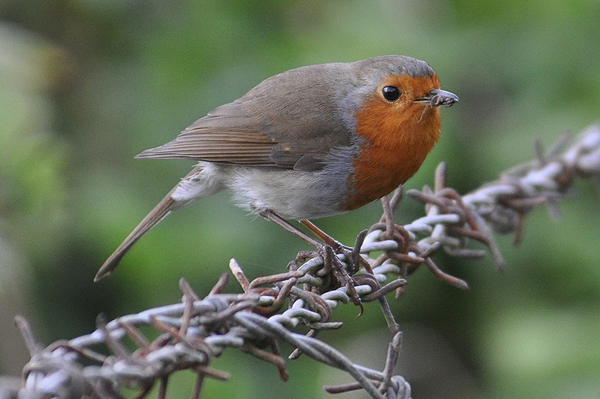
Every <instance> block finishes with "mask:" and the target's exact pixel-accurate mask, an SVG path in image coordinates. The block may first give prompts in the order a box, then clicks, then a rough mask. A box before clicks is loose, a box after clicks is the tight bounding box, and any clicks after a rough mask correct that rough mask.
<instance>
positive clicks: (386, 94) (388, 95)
mask: <svg viewBox="0 0 600 399" xmlns="http://www.w3.org/2000/svg"><path fill="white" fill-rule="evenodd" d="M381 94H383V98H385V99H386V100H388V101H390V102H394V101H396V100H397V99H399V98H400V94H401V93H400V89H398V88H397V87H396V86H385V87H384V88H383V89H381Z"/></svg>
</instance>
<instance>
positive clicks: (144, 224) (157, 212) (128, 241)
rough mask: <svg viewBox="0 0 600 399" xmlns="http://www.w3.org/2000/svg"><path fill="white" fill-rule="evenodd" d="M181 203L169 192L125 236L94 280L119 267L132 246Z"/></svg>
mask: <svg viewBox="0 0 600 399" xmlns="http://www.w3.org/2000/svg"><path fill="white" fill-rule="evenodd" d="M176 204H177V205H180V204H178V203H177V201H175V200H174V199H173V198H171V193H169V194H167V195H166V196H165V198H163V199H162V200H161V201H160V202H159V203H158V204H157V205H156V206H155V207H154V209H152V210H151V211H150V213H148V215H146V217H145V218H144V219H143V220H142V221H141V222H140V223H139V224H138V225H137V227H136V228H135V229H134V230H133V231H132V232H131V233H130V234H129V235H128V236H127V238H125V240H124V241H123V242H122V243H121V245H119V247H118V248H117V249H115V251H114V252H113V253H112V255H110V257H109V258H108V259H107V260H106V262H104V264H103V265H102V266H101V267H100V269H99V270H98V273H96V277H94V281H98V280H100V279H102V278H104V277H106V276H108V275H109V274H111V273H112V271H113V270H114V269H115V268H116V267H117V265H118V264H119V262H121V259H123V257H124V256H125V255H126V254H127V252H129V250H130V249H131V247H133V245H134V244H135V243H136V242H137V241H138V240H139V239H140V238H142V236H143V235H144V234H146V233H147V232H148V231H150V229H152V228H153V227H154V226H156V225H157V224H158V223H160V221H161V220H163V219H164V218H166V217H167V216H168V215H169V213H171V211H172V210H173V209H174V207H175V205H176Z"/></svg>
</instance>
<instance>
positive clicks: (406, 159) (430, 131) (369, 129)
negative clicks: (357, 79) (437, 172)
mask: <svg viewBox="0 0 600 399" xmlns="http://www.w3.org/2000/svg"><path fill="white" fill-rule="evenodd" d="M386 86H395V87H397V88H398V89H400V92H401V95H400V97H399V98H398V99H397V100H396V101H389V100H386V99H385V98H384V96H383V94H382V89H383V88H384V87H386ZM439 87H440V84H439V81H438V79H437V76H435V75H434V76H431V77H412V76H408V75H393V76H388V77H387V78H386V79H385V80H384V81H383V82H382V83H381V84H380V86H379V88H378V90H377V92H375V93H373V95H372V96H371V97H370V98H369V99H367V100H366V101H365V102H364V103H363V105H362V107H361V108H360V110H359V111H358V112H357V113H356V114H355V116H356V126H357V134H358V135H359V136H360V137H361V138H362V139H364V143H362V144H361V156H360V157H358V158H356V159H355V160H354V167H355V173H354V175H353V176H352V177H351V178H350V181H349V186H350V188H351V190H350V191H351V194H350V196H349V199H348V200H347V201H346V204H345V206H344V208H345V209H346V210H352V209H356V208H358V207H361V206H363V205H365V204H367V203H369V202H371V201H373V200H376V199H378V198H381V197H383V196H384V195H387V194H389V193H390V192H391V191H392V190H394V189H395V188H396V187H398V186H399V185H400V184H403V183H404V182H405V181H406V180H408V179H409V178H410V177H411V176H412V175H413V174H415V172H416V171H417V170H418V169H419V167H420V166H421V164H422V163H423V160H425V157H426V156H427V154H428V153H429V151H431V149H432V148H433V146H434V145H435V143H436V142H437V141H438V139H439V137H440V128H441V121H440V111H439V109H438V108H437V107H436V108H432V107H431V106H428V105H426V104H424V103H422V102H415V100H416V99H417V98H419V97H425V96H426V95H427V94H428V93H429V92H430V91H431V90H433V89H438V88H439Z"/></svg>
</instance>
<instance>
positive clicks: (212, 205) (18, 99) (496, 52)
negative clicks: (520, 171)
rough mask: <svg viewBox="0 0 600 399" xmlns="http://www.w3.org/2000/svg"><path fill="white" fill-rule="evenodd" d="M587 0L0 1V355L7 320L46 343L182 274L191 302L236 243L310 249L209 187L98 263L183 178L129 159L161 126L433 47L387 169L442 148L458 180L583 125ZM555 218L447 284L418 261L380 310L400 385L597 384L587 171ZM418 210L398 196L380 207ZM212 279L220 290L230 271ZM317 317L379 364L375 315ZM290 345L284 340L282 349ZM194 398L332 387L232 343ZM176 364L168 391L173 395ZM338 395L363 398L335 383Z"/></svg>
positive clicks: (452, 394) (560, 388)
mask: <svg viewBox="0 0 600 399" xmlns="http://www.w3.org/2000/svg"><path fill="white" fill-rule="evenodd" d="M599 21H600V3H599V2H598V1H595V0H594V1H591V0H590V1H578V0H573V1H562V2H561V1H551V0H537V1H528V2H523V1H511V0H482V1H481V0H479V1H472V0H471V1H469V0H454V1H442V0H405V1H392V0H378V1H372V2H367V1H359V0H354V1H341V0H336V1H329V2H323V1H316V0H308V1H306V0H304V1H299V0H296V1H292V0H285V1H275V0H267V1H264V0H263V1H250V0H236V1H233V0H232V1H223V0H221V1H211V0H205V1H199V0H198V1H183V0H180V1H158V0H154V1H152V0H148V1H136V0H105V1H102V0H3V1H2V2H0V140H1V143H2V144H1V145H0V317H1V320H0V369H1V370H2V372H4V373H9V374H16V375H18V374H19V373H20V370H21V368H22V366H23V364H24V363H25V362H26V360H27V356H26V352H25V348H24V345H23V343H22V341H21V339H20V337H19V336H18V334H17V332H16V330H15V328H14V326H13V323H12V317H13V316H14V315H15V314H16V313H20V314H23V315H25V316H26V317H27V318H28V319H29V320H30V321H31V322H32V324H33V327H34V331H35V333H36V336H37V338H38V339H40V340H41V341H43V342H45V343H46V344H48V343H50V342H52V341H54V340H57V339H62V338H72V337H75V336H77V335H81V334H85V333H87V332H89V331H91V330H93V329H94V323H95V317H96V315H97V314H98V313H100V312H103V313H105V314H106V315H107V316H108V317H109V318H113V317H116V316H119V315H122V314H125V313H131V312H137V311H140V310H142V309H145V308H147V307H152V306H157V305H161V304H166V303H172V302H175V301H178V300H179V298H180V292H179V290H178V287H177V282H178V279H179V278H180V277H181V276H185V277H186V278H187V279H188V280H189V281H190V282H191V284H192V285H193V287H194V288H195V289H196V290H197V292H198V293H199V294H200V295H204V294H206V293H207V292H208V290H209V289H210V287H211V286H212V284H214V282H215V281H216V279H217V278H218V276H219V275H220V274H221V273H223V272H225V271H228V268H227V264H228V261H229V259H230V258H231V257H235V258H236V259H238V261H239V262H240V264H241V265H242V267H243V268H244V270H245V271H246V273H247V275H248V276H249V277H250V278H253V277H258V276H261V275H266V274H272V273H276V272H280V271H283V270H284V269H285V265H286V264H287V262H288V261H289V260H291V259H293V258H294V256H295V254H296V252H297V251H298V250H301V249H308V248H307V247H306V245H305V244H304V243H303V242H301V241H299V240H297V239H295V238H293V237H291V236H290V235H289V234H286V233H283V232H282V231H281V230H280V229H279V228H277V227H275V226H273V225H271V224H269V223H268V222H266V221H263V220H262V219H260V218H255V217H249V216H248V215H246V212H245V211H243V210H240V209H237V208H236V207H234V206H233V205H231V204H230V202H229V196H228V194H227V193H221V194H218V195H215V196H213V197H211V198H207V199H205V200H202V201H199V203H198V204H196V205H195V206H192V207H189V208H186V209H184V210H181V211H179V212H176V213H175V214H174V215H172V216H170V217H169V218H168V219H167V220H166V221H165V222H163V223H162V224H161V225H160V226H159V227H158V228H157V229H156V230H154V231H152V232H151V233H150V234H148V235H147V236H146V237H144V239H143V240H142V241H140V242H139V243H138V244H137V245H136V247H135V248H134V250H133V251H132V252H131V253H130V254H129V255H128V256H127V257H126V258H125V260H124V262H123V264H122V265H121V266H120V268H119V269H118V270H117V271H116V273H115V274H113V275H112V276H111V277H109V278H107V279H105V280H103V281H102V282H100V283H98V284H94V283H92V278H93V276H94V274H95V272H96V270H97V269H98V267H99V266H100V265H101V264H102V262H103V261H104V259H105V258H106V257H107V256H108V255H109V254H110V253H111V252H112V250H113V249H114V248H115V247H116V246H117V245H118V244H119V243H120V242H121V240H122V239H123V238H124V237H125V236H126V235H127V234H128V233H129V232H130V230H131V229H132V228H133V227H134V226H135V225H136V224H137V223H138V222H139V221H140V220H141V218H142V217H143V216H144V215H145V214H146V212H147V211H149V210H150V209H151V208H152V206H154V204H155V203H156V202H157V201H158V200H159V199H160V198H162V196H163V195H164V194H165V193H166V192H167V191H168V190H169V189H170V188H171V187H172V186H173V185H174V184H175V183H176V182H177V181H178V179H179V178H180V177H182V176H183V175H185V173H187V171H189V168H190V167H191V165H192V163H190V162H186V161H136V160H133V156H134V155H135V154H137V153H138V152H140V151H142V150H144V149H146V148H149V147H153V146H157V145H160V144H163V143H164V142H166V141H168V140H170V139H172V138H174V137H175V136H176V135H177V134H178V133H179V131H180V130H182V129H183V128H185V127H186V126H187V125H189V124H190V123H191V122H193V121H194V120H196V119H197V118H199V117H201V116H204V115H205V114H206V113H207V112H208V111H210V110H211V109H212V108H214V107H216V106H218V105H220V104H222V103H225V102H229V101H231V100H233V99H235V98H237V97H239V96H241V95H243V94H244V93H245V92H246V91H247V90H248V89H250V88H251V87H253V86H254V85H256V84H257V83H258V82H260V81H261V80H262V79H264V78H266V77H268V76H271V75H273V74H275V73H277V72H281V71H283V70H286V69H290V68H293V67H296V66H301V65H306V64H311V63H321V62H331V61H353V60H357V59H362V58H367V57H371V56H376V55H381V54H406V55H411V56H414V57H417V58H421V59H424V60H426V61H427V62H429V63H430V64H431V65H432V66H433V67H434V68H435V69H436V71H437V72H438V75H439V77H440V80H441V82H442V87H443V88H445V89H447V90H450V91H453V92H455V93H456V94H458V95H459V96H460V99H461V101H460V103H459V104H457V105H456V106H454V107H453V108H451V109H444V110H442V114H443V117H442V119H443V132H444V135H443V138H442V140H441V142H440V143H439V144H438V146H437V147H436V148H435V149H434V151H433V153H432V154H431V155H430V157H429V158H428V159H427V161H426V163H425V165H424V166H423V167H422V168H421V170H420V171H419V172H418V174H417V175H416V176H415V177H414V178H413V179H412V180H410V181H409V182H408V183H407V187H408V188H420V187H422V186H423V185H424V184H431V183H432V172H433V170H434V168H435V166H436V165H437V163H438V162H440V161H442V160H444V161H447V162H448V164H449V175H450V178H449V181H450V184H451V185H452V186H453V187H455V188H457V189H458V190H459V191H460V192H462V193H466V192H468V191H469V190H472V189H474V188H476V187H478V186H479V185H480V184H482V183H483V182H485V181H487V180H492V179H494V178H495V177H496V176H497V175H498V173H499V172H500V171H502V170H503V169H506V168H508V167H510V166H512V165H514V164H516V163H519V162H523V161H527V160H529V159H531V158H532V156H533V140H534V138H536V137H540V138H541V139H542V140H543V142H544V143H545V144H546V145H547V146H549V145H550V144H551V143H552V142H553V141H554V140H555V139H557V138H558V137H559V136H560V134H561V133H562V132H564V131H573V132H579V131H580V130H581V129H582V128H584V127H585V126H587V125H588V124H591V123H593V122H594V121H595V120H596V119H598V118H600V112H599V110H600V22H599ZM576 190H577V195H576V196H573V197H569V198H568V199H566V200H565V201H564V202H562V203H561V211H562V214H563V218H562V219H561V220H560V221H558V222H556V221H554V220H552V219H551V218H550V216H549V214H548V212H546V211H545V210H543V209H539V210H536V211H535V212H533V213H532V214H531V215H529V217H528V219H527V222H526V227H525V237H524V240H523V243H522V244H521V245H520V246H519V247H513V246H512V245H511V237H499V243H500V245H501V247H502V250H503V253H504V256H505V257H506V260H507V266H506V270H505V271H504V272H503V273H499V272H497V271H496V270H495V268H494V266H493V264H492V262H491V260H490V259H484V260H478V261H455V260H452V259H448V258H445V257H443V256H438V257H437V258H436V260H437V262H438V264H439V265H440V267H442V268H443V269H444V270H446V271H448V272H450V273H452V274H454V275H456V276H459V277H461V278H464V279H466V280H467V281H468V282H469V284H470V286H471V290H470V291H468V292H462V291H459V290H457V289H454V288H452V287H449V286H446V285H444V284H442V283H441V282H439V281H438V280H436V279H434V278H433V277H432V276H431V275H430V274H429V273H428V272H427V271H426V270H424V269H423V270H419V271H418V272H417V273H416V274H415V275H413V276H412V278H411V279H410V281H409V286H408V289H407V293H406V295H405V296H404V298H403V299H401V300H399V301H394V302H393V303H392V306H393V308H394V312H395V314H396V315H397V319H398V320H399V321H400V323H401V326H402V329H403V331H404V333H405V337H404V346H403V352H402V357H401V359H400V366H399V370H398V372H399V373H402V374H403V375H405V376H406V377H407V378H408V380H409V381H410V382H411V384H412V386H413V396H414V397H415V398H420V399H423V398H438V397H444V398H513V399H514V398H532V397H544V398H564V397H576V398H598V397H600V333H599V331H600V250H599V248H598V233H599V232H600V228H599V224H600V216H599V212H598V209H599V206H598V205H599V203H600V196H599V195H598V192H597V190H596V186H595V185H594V184H593V182H591V181H580V182H578V183H577V184H576ZM420 212H421V207H420V206H419V205H418V204H416V203H415V202H413V201H411V200H406V201H405V202H404V203H403V204H402V205H401V208H400V210H399V212H398V216H397V218H398V221H401V222H403V223H407V222H409V221H410V220H412V219H414V218H415V217H417V216H418V215H420ZM379 214H380V206H379V204H377V203H374V204H371V205H369V206H367V207H365V208H363V209H361V210H358V211H356V212H353V213H351V214H349V215H344V216H339V217H335V218H329V219H323V220H321V221H319V222H318V224H319V226H320V227H322V228H324V229H325V230H326V231H328V232H329V233H331V234H332V235H334V236H336V237H337V238H338V239H340V240H342V241H344V242H346V243H350V244H351V243H352V242H353V239H354V237H355V235H356V234H357V232H358V231H360V230H361V229H363V228H366V227H368V226H369V225H370V224H371V223H373V222H374V221H375V220H376V219H377V218H378V217H379ZM228 290H230V291H239V288H238V287H236V284H234V283H232V282H230V283H229V286H228ZM357 313H358V310H357V309H356V308H354V307H352V306H346V307H344V308H340V309H336V312H335V314H334V317H333V318H334V319H335V320H341V321H344V322H345V326H344V328H343V329H342V330H341V331H337V332H330V333H327V334H322V335H321V337H322V338H323V339H325V340H326V341H327V342H329V343H331V344H332V345H334V346H335V347H337V348H339V349H341V350H342V351H343V352H344V353H346V354H347V355H348V356H350V357H351V358H352V359H354V360H356V361H358V362H359V363H361V364H364V365H367V366H371V367H375V368H379V369H381V367H382V366H383V363H384V353H385V350H386V343H387V342H388V341H389V339H390V334H389V332H387V330H386V328H385V326H384V323H383V320H382V317H381V313H380V310H379V309H378V307H377V306H376V305H374V304H373V305H371V304H370V305H368V306H367V307H366V309H365V314H364V315H363V316H362V317H360V318H356V317H355V316H356V315H357ZM284 349H285V350H286V351H287V352H289V348H287V347H284ZM214 366H215V367H216V368H221V369H224V370H227V371H229V372H231V374H232V379H231V381H230V382H228V383H222V382H215V381H208V383H207V384H206V390H205V392H204V397H207V398H211V397H223V396H225V395H226V396H227V397H231V398H280V397H328V395H327V394H325V393H324V392H323V391H322V390H321V386H322V385H323V384H335V383H341V382H348V381H349V378H348V377H347V376H345V375H342V374H340V373H337V372H332V371H331V370H329V369H327V368H325V367H320V366H318V365H317V366H316V365H315V364H314V363H313V362H312V361H310V360H309V359H307V358H301V359H300V360H298V361H295V362H288V366H289V371H290V374H291V378H290V381H288V382H287V383H283V382H281V381H280V380H279V379H278V377H277V373H276V370H275V368H274V367H273V366H272V365H269V364H263V363H262V362H260V361H258V360H256V359H254V358H251V357H249V355H242V354H240V353H239V352H238V351H234V350H230V351H228V352H226V353H225V355H224V356H223V357H222V358H219V359H217V360H216V361H215V363H214ZM190 377H191V376H190V375H188V374H186V373H182V374H181V375H179V376H177V377H176V380H177V381H180V383H177V384H172V391H171V392H170V397H180V396H181V395H184V397H187V396H188V394H189V392H190V389H191V379H190ZM343 397H345V398H349V397H364V395H356V396H353V395H351V394H348V395H344V396H343Z"/></svg>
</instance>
